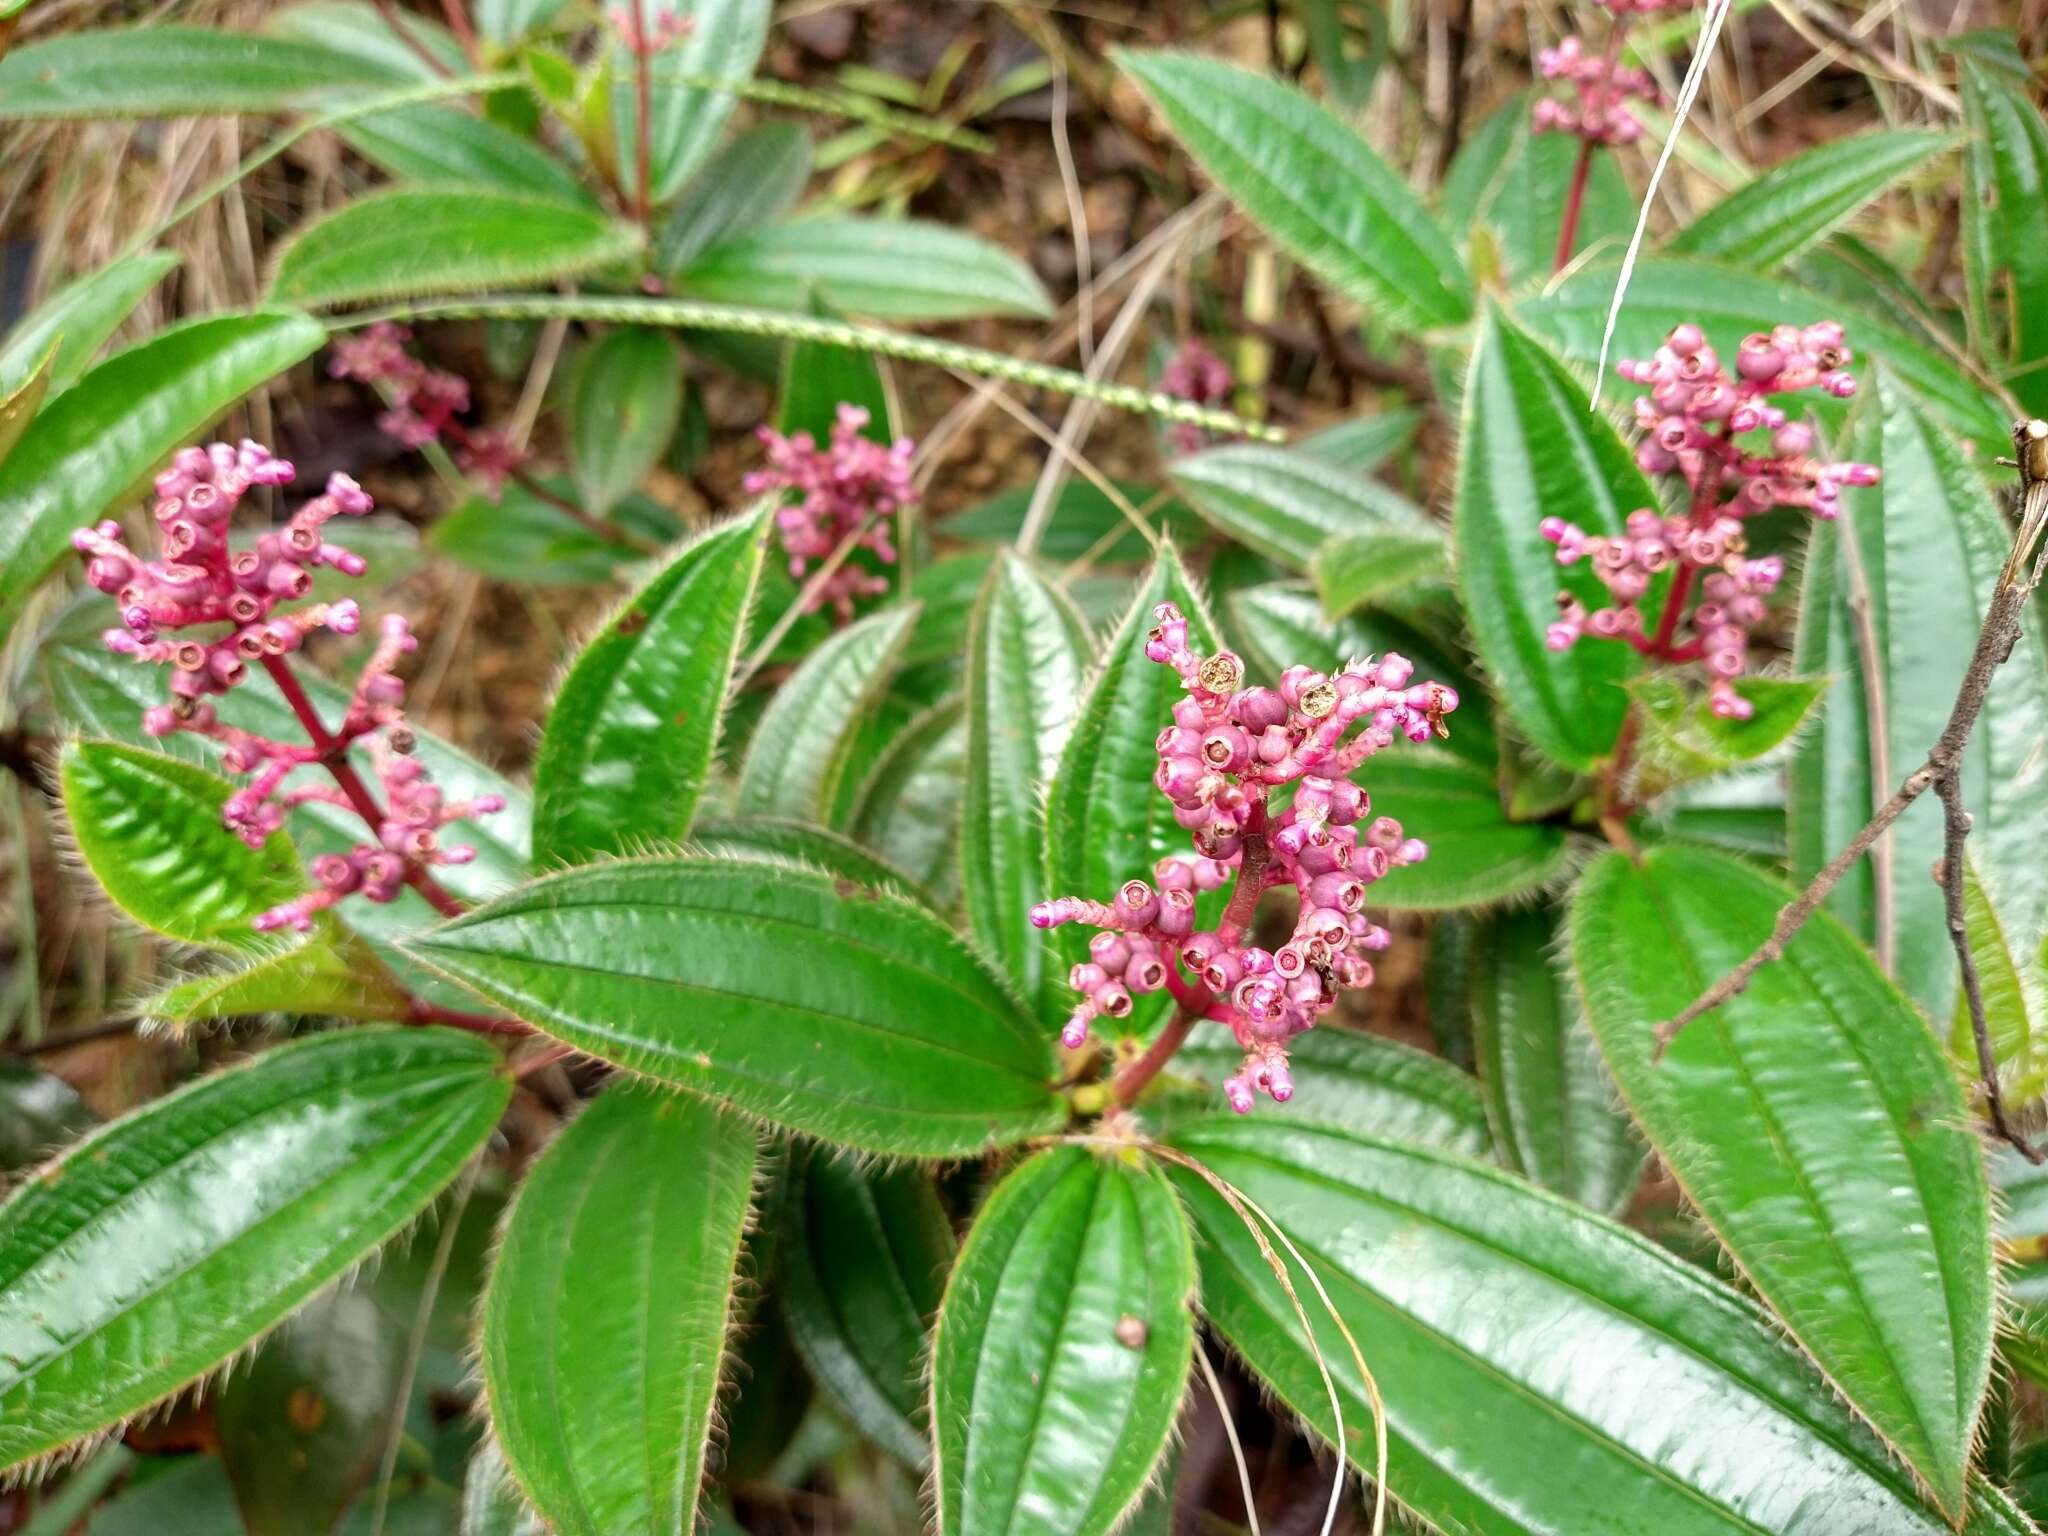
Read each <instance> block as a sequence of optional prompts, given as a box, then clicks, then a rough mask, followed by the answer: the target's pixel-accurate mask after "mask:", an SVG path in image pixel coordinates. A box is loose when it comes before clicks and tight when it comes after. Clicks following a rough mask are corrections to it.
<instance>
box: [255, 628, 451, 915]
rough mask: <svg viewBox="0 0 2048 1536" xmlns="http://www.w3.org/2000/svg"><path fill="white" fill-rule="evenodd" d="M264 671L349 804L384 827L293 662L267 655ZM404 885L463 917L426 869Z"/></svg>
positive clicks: (411, 871) (409, 872)
mask: <svg viewBox="0 0 2048 1536" xmlns="http://www.w3.org/2000/svg"><path fill="white" fill-rule="evenodd" d="M263 669H264V670H265V671H266V672H268V673H269V674H270V680H271V681H272V682H274V683H276V684H277V691H278V692H279V693H281V694H283V695H284V701H285V703H287V704H289V705H290V706H291V710H292V713H293V714H294V715H296V716H297V717H298V721H299V725H300V727H301V728H302V729H303V730H304V731H305V733H306V739H307V740H308V741H309V742H311V743H312V746H313V750H314V751H315V752H317V753H319V754H320V761H321V763H322V764H323V765H325V767H326V769H327V771H328V772H329V773H330V774H332V775H333V776H334V782H335V785H336V787H337V788H339V789H340V790H341V792H342V793H343V794H344V795H346V796H348V803H349V804H350V805H352V806H354V807H355V809H356V814H357V815H358V816H361V817H362V818H363V820H364V821H366V822H368V823H369V825H370V829H371V830H372V831H373V832H374V831H375V830H376V829H377V828H378V827H380V826H382V825H383V824H384V811H383V808H382V807H380V806H379V805H378V804H377V797H376V796H375V795H373V794H371V793H370V787H369V786H368V785H367V784H365V783H364V782H363V779H362V775H361V774H359V773H357V772H356V770H355V765H354V764H353V763H351V762H350V761H349V760H348V743H347V742H345V741H343V740H342V739H341V738H340V737H338V736H335V735H333V734H331V733H330V732H329V731H328V729H327V727H326V726H325V725H324V724H322V723H321V720H320V712H319V711H318V710H317V709H315V708H314V707H313V701H312V700H311V699H309V698H307V697H306V690H305V688H304V687H302V686H301V685H300V683H299V678H298V674H297V673H296V672H294V671H292V668H291V663H290V662H288V661H286V660H285V659H284V658H283V657H282V656H265V657H264V658H263ZM405 883H406V884H407V885H409V886H411V887H412V888H413V889H414V890H416V891H418V892H419V893H420V895H422V896H424V897H425V898H426V899H427V900H428V901H429V902H430V903H431V904H432V905H433V908H434V910H435V911H437V912H439V913H440V914H441V915H442V916H443V917H460V916H461V915H462V913H463V905H462V903H461V902H460V901H458V900H456V898H455V897H454V896H452V895H450V894H449V893H448V891H447V890H446V889H445V888H443V887H442V885H441V884H440V882H439V881H437V880H435V878H434V877H433V876H432V875H430V874H428V873H427V872H426V870H424V869H423V868H421V867H420V866H419V865H417V864H414V863H411V862H410V861H408V862H407V864H406V866H405Z"/></svg>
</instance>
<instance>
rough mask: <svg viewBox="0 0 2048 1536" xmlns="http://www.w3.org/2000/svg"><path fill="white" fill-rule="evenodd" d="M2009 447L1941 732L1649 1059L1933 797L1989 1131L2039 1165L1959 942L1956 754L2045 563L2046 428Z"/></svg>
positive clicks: (1736, 991)
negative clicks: (1940, 809) (2008, 528)
mask: <svg viewBox="0 0 2048 1536" xmlns="http://www.w3.org/2000/svg"><path fill="white" fill-rule="evenodd" d="M2013 442H2014V445H2015V447H2016V448H2017V449H2018V451H2019V458H2018V461H2017V467H2018V469H2019V471H2020V519H2019V531H2018V533H2017V534H2016V535H2015V536H2014V539H2013V547H2012V553H2011V555H2010V556H2008V557H2007V559H2006V562H2005V569H2004V570H2003V571H2001V572H2000V573H1999V578H1998V585H1997V587H1996V588H1995V589H1994V590H1993V592H1992V595H1991V605H1990V609H1989V611H1988V612H1986V614H1985V615H1984V625H1983V628H1982V629H1980V630H1979V631H1978V634H1977V646H1976V649H1975V650H1974V651H1973V652H1972V653H1971V655H1970V664H1969V666H1968V667H1967V668H1966V669H1965V670H1964V672H1963V681H1962V686H1961V687H1960V688H1959V689H1958V690H1957V693H1956V701H1955V706H1954V708H1953V709H1951V710H1950V712H1949V717H1948V724H1947V725H1945V726H1944V727H1943V728H1942V732H1941V736H1940V738H1939V739H1938V740H1937V741H1936V742H1935V744H1934V746H1933V748H1932V749H1931V750H1930V751H1929V752H1928V754H1927V759H1926V761H1925V762H1923V763H1921V765H1920V766H1919V767H1917V768H1915V769H1914V770H1913V771H1912V772H1911V773H1909V774H1907V775H1906V777H1905V779H1904V780H1903V781H1902V782H1901V783H1900V785H1899V787H1898V788H1897V789H1896V790H1895V791H1893V793H1892V796H1891V798H1890V799H1889V800H1887V801H1885V803H1884V804H1883V805H1882V806H1880V807H1879V808H1878V812H1877V814H1876V815H1875V816H1873V817H1871V819H1870V821H1869V823H1868V824H1867V825H1866V826H1865V827H1864V828H1863V830H1862V831H1861V832H1858V833H1857V834H1856V836H1855V837H1853V838H1852V839H1850V841H1849V845H1848V846H1847V847H1846V848H1844V849H1843V850H1842V851H1841V852H1840V853H1838V854H1836V855H1835V857H1834V858H1832V859H1830V860H1829V861H1828V864H1827V867H1826V868H1825V869H1823V870H1821V872H1820V873H1819V874H1817V875H1815V876H1814V877H1813V880H1812V881H1811V883H1809V884H1808V885H1807V887H1806V889H1805V890H1803V891H1801V892H1800V893H1799V895H1798V897H1797V898H1796V899H1794V900H1793V901H1791V902H1788V903H1787V904H1786V905H1785V907H1784V908H1783V909H1782V910H1781V911H1780V912H1779V913H1778V919H1777V921H1776V922H1775V923H1773V924H1772V925H1771V933H1770V937H1769V938H1767V939H1765V940H1764V942H1763V943H1762V944H1761V945H1759V946H1758V947H1757V949H1756V952H1755V953H1754V954H1752V955H1750V957H1749V958H1748V959H1746V960H1744V961H1743V962H1742V964H1740V965H1738V966H1737V967H1736V968H1735V969H1734V970H1732V971H1730V972H1729V973H1728V974H1727V975H1725V976H1723V977H1722V978H1721V979H1720V980H1719V981H1717V982H1715V983H1714V984H1713V985H1712V986H1711V987H1709V988H1707V990H1706V991H1705V992H1703V993H1701V994H1700V996H1699V997H1698V998H1696V999H1695V1000H1694V1001H1693V1002H1692V1003H1691V1004H1690V1005H1689V1006H1688V1007H1686V1009H1685V1010H1684V1011H1683V1012H1681V1013H1679V1014H1677V1015H1675V1016H1674V1017H1672V1018H1670V1019H1668V1020H1666V1021H1665V1022H1664V1023H1662V1024H1659V1025H1658V1026H1657V1031H1656V1035H1657V1054H1658V1055H1659V1056H1661V1055H1662V1054H1663V1052H1664V1050H1665V1048H1666V1047H1667V1046H1669V1045H1670V1043H1671V1042H1672V1041H1673V1040H1675V1039H1676V1038H1677V1037H1678V1035H1679V1033H1680V1032H1681V1031H1682V1030H1684V1029H1685V1027H1686V1026H1687V1025H1689V1024H1691V1023H1692V1022H1693V1020H1695V1019H1697V1018H1699V1017H1700V1016H1701V1015H1703V1014H1706V1013H1710V1012H1712V1011H1713V1010H1714V1009H1716V1008H1718V1007H1720V1006H1721V1005H1722V1004H1723V1003H1725V1002H1727V1001H1729V1000H1730V999H1731V998H1734V997H1736V996H1738V995H1740V994H1741V992H1742V991H1743V989H1744V988H1746V987H1747V986H1748V985H1749V983H1750V979H1751V978H1752V977H1754V976H1755V975H1756V973H1757V972H1758V971H1759V970H1760V969H1762V968H1763V967H1764V966H1766V965H1768V964H1769V963H1770V962H1771V961H1773V960H1776V959H1778V958H1780V957H1781V956H1783V954H1784V953H1785V948H1786V946H1787V945H1788V944H1790V943H1791V942H1792V940H1793V938H1794V937H1795V936H1796V935H1797V934H1798V932H1799V930H1800V929H1801V928H1803V927H1805V926H1806V923H1807V920H1808V919H1809V918H1811V917H1812V916H1813V914H1814V913H1815V912H1816V911H1818V910H1819V909H1820V904H1821V903H1822V902H1823V901H1825V900H1827V897H1828V893H1829V892H1830V891H1832V890H1833V889H1834V888H1835V886H1836V885H1837V884H1839V883H1840V881H1841V879H1842V876H1843V875H1845V874H1847V873H1848V872H1849V870H1850V869H1851V868H1852V867H1853V866H1854V865H1855V863H1856V861H1857V860H1858V859H1860V858H1862V857H1863V855H1864V854H1865V853H1867V852H1869V851H1870V849H1871V847H1872V846H1873V845H1874V844H1875V843H1876V842H1877V840H1878V839H1879V838H1881V837H1882V836H1884V834H1885V833H1886V832H1887V831H1888V830H1890V828H1891V826H1892V824H1893V823H1894V822H1896V821H1897V820H1898V819H1899V817H1901V816H1902V815H1904V814H1905V812H1906V809H1907V808H1908V807H1909V806H1911V805H1912V803H1913V802H1914V801H1915V800H1918V799H1919V798H1920V797H1921V796H1922V795H1924V794H1925V793H1927V791H1928V790H1930V789H1933V790H1935V791H1937V793H1938V794H1939V795H1940V797H1941V800H1942V803H1943V805H1944V807H1945V810H1946V815H1945V817H1944V820H1943V831H1942V877H1943V884H1944V891H1945V896H1944V899H1945V901H1946V904H1947V907H1948V927H1949V937H1950V940H1951V942H1952V943H1953V944H1954V946H1955V951H1956V961H1957V964H1958V966H1959V967H1960V968H1961V970H1962V977H1963V996H1964V1000H1965V1002H1966V1003H1967V1005H1968V1007H1969V1010H1970V1029H1971V1033H1972V1035H1973V1036H1974V1037H1975V1039H1976V1044H1977V1066H1978V1071H1979V1074H1980V1075H1981V1077H1982V1079H1983V1083H1984V1094H1985V1102H1986V1105H1987V1107H1988V1109H1989V1111H1990V1115H1991V1123H1992V1128H1993V1130H1994V1131H1995V1132H1996V1133H1997V1134H1998V1135H1999V1137H2000V1138H2002V1139H2003V1140H2005V1141H2007V1142H2009V1143H2011V1145H2012V1146H2014V1147H2015V1148H2017V1149H2018V1150H2019V1151H2020V1152H2021V1153H2023V1154H2024V1155H2025V1156H2026V1157H2028V1158H2029V1159H2031V1160H2033V1161H2035V1162H2041V1161H2043V1160H2044V1159H2048V1153H2043V1152H2042V1151H2041V1150H2040V1149H2038V1148H2035V1147H2034V1146H2032V1145H2031V1144H2029V1143H2028V1141H2027V1140H2026V1138H2025V1137H2023V1136H2021V1135H2020V1134H2019V1132H2018V1131H2017V1130H2016V1129H2015V1128H2014V1127H2013V1126H2012V1124H2011V1123H2010V1121H2009V1120H2008V1119H2007V1117H2006V1111H2005V1103H2004V1099H2003V1097H2002V1096H2001V1094H2000V1091H1999V1086H1998V1072H1997V1062H1996V1060H1995V1058H1994V1056H1993V1053H1992V1049H1991V1031H1990V1026H1989V1024H1988V1022H1987V1021H1986V1019H1985V1015H1984V997H1983V988H1982V986H1981V984H1980V982H1979V979H1978V976H1977V967H1976V963H1975V960H1974V958H1973V957H1972V956H1971V954H1970V948H1969V935H1968V933H1967V932H1966V930H1965V927H1964V921H1963V875H1962V868H1963V843H1964V840H1965V839H1966V838H1967V837H1968V836H1969V832H1970V818H1969V814H1968V812H1967V811H1965V810H1964V809H1963V799H1962V786H1961V782H1960V779H1959V777H1958V776H1959V774H1960V771H1961V767H1962V761H1963V753H1964V750H1965V749H1966V748H1967V747H1968V746H1969V742H1970V732H1971V730H1972V729H1974V728H1975V726H1976V724H1977V717H1978V716H1979V715H1980V714H1982V713H1983V710H1984V700H1985V697H1986V696H1987V695H1988V694H1989V692H1990V689H1991V681H1992V678H1993V677H1994V676H1995V675H1996V674H1997V671H1998V669H1999V668H2000V667H2001V666H2003V665H2004V664H2005V662H2006V660H2007V659H2008V658H2009V657H2010V656H2011V655H2012V651H2013V646H2014V645H2015V644H2016V643H2017V642H2018V640H2019V635H2020V626H2021V622H2022V620H2023V619H2024V618H2025V615H2026V607H2027V599H2028V598H2029V597H2030V596H2031V595H2032V594H2033V591H2034V588H2035V587H2036V586H2037V585H2038V584H2039V583H2040V581H2041V577H2042V571H2043V567H2044V565H2048V548H2044V547H2043V546H2042V541H2041V535H2042V532H2043V529H2044V528H2048V422H2042V421H2026V422H2020V423H2019V424H2017V425H2016V426H2015V427H2014V428H2013Z"/></svg>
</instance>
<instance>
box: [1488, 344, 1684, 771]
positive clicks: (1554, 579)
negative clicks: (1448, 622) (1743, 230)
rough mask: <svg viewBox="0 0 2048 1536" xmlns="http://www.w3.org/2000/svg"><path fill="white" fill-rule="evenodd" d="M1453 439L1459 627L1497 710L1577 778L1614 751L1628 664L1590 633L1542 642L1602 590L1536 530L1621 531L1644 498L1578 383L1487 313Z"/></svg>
mask: <svg viewBox="0 0 2048 1536" xmlns="http://www.w3.org/2000/svg"><path fill="white" fill-rule="evenodd" d="M1459 435H1460V445H1459V453H1458V510H1457V521H1456V525H1455V539H1456V543H1457V562H1458V585H1459V588H1460V590H1461V591H1462V592H1463V594H1464V599H1465V618H1466V621H1467V622H1468V623H1469V624H1470V625H1471V627H1472V634H1473V637H1474V638H1475V639H1476V640H1477V642H1478V645H1479V654H1480V656H1481V657H1482V658H1483V659H1484V660H1485V662H1486V670H1487V673H1488V676H1489V680H1490V681H1491V683H1492V685H1493V691H1494V693H1495V695H1496V696H1497V697H1498V698H1499V699H1500V701H1501V706H1502V708H1504V709H1505V710H1506V711H1507V713H1508V715H1509V717H1510V718H1512V719H1513V720H1514V722H1515V724H1516V725H1518V726H1520V727H1521V730H1522V733H1523V735H1525V736H1526V737H1528V739H1529V742H1530V744H1531V745H1532V746H1534V747H1536V748H1537V749H1538V750H1539V751H1541V752H1543V753H1544V754H1545V755H1546V756H1548V757H1551V758H1553V759H1555V760H1556V761H1557V762H1559V763H1562V764H1563V765H1564V766H1566V767H1567V768H1572V769H1575V770H1577V771H1579V772H1582V773H1583V772H1585V771H1587V770H1588V769H1590V768H1592V767H1593V765H1594V764H1595V763H1596V762H1598V761H1599V760H1600V759H1601V758H1603V757H1605V756H1606V755H1607V753H1608V752H1609V751H1610V749H1611V748H1612V747H1613V744H1614V738H1615V735H1616V733H1617V732H1619V731H1620V729H1621V717H1622V713H1623V711H1624V710H1625V709H1626V707H1627V704H1628V699H1627V697H1626V695H1624V694H1623V692H1622V690H1621V688H1620V686H1619V685H1620V684H1621V683H1623V682H1625V681H1626V680H1627V679H1628V678H1630V677H1632V676H1634V675H1635V673H1636V672H1637V671H1639V670H1640V662H1639V659H1638V657H1637V656H1636V654H1635V652H1634V651H1632V650H1630V649H1629V648H1628V647H1627V646H1625V645H1622V644H1620V643H1619V642H1615V641H1603V640H1600V639H1597V638H1591V637H1589V638H1587V639H1584V640H1581V641H1580V642H1579V643H1578V644H1577V645H1574V646H1572V647H1571V648H1570V649H1569V650H1565V651H1553V650H1551V649H1549V647H1548V646H1547V645H1546V644H1545V643H1544V632H1545V630H1546V629H1547V627H1548V626H1549V625H1550V623H1551V622H1552V621H1553V620H1555V619H1556V617H1557V595H1558V593H1559V592H1561V591H1569V592H1571V593H1573V594H1574V595H1576V596H1577V597H1578V598H1579V599H1580V600H1581V601H1582V602H1584V603H1585V604H1586V606H1587V607H1589V608H1598V607H1601V606H1604V604H1605V602H1606V597H1605V590H1606V589H1605V588H1603V587H1601V585H1600V583H1599V581H1598V579H1597V578H1596V577H1595V576H1594V575H1593V573H1592V571H1591V569H1590V565H1591V562H1590V561H1580V562H1579V563H1578V564H1577V565H1575V566H1569V567H1567V566H1561V565H1559V564H1558V563H1557V550H1556V547H1555V546H1554V545H1552V544H1551V543H1550V541H1549V540H1547V539H1545V538H1544V537H1543V535H1542V533H1541V532H1540V531H1539V525H1540V524H1541V523H1542V521H1543V520H1544V519H1545V518H1546V517H1562V518H1564V519H1565V520H1566V521H1567V522H1573V523H1577V524H1578V525H1579V526H1580V527H1582V528H1584V529H1585V530H1586V531H1587V532H1588V533H1592V534H1612V533H1619V532H1620V531H1621V525H1622V522H1623V520H1624V519H1625V518H1626V517H1627V516H1628V515H1629V513H1631V512H1633V511H1635V510H1636V509H1637V508H1639V507H1652V508H1654V507H1656V506H1657V504H1658V503H1657V497H1656V493H1655V492H1654V491H1652V490H1651V489H1650V485H1649V482H1648V481H1646V480H1645V479H1644V478H1643V474H1642V471H1641V470H1639V469H1637V468H1636V465H1635V460H1634V459H1633V458H1632V457H1631V456H1630V454H1629V451H1628V448H1627V446H1626V445H1625V444H1624V443H1623V442H1622V440H1621V437H1620V435H1619V434H1618V433H1617V432H1616V431H1615V430H1614V428H1613V426H1612V424H1610V423H1609V422H1608V420H1607V418H1606V417H1604V416H1602V415H1600V414H1599V413H1598V412H1596V411H1594V410H1593V409H1592V407H1591V405H1590V404H1589V402H1588V399H1587V394H1586V390H1585V387H1584V386H1583V385H1581V384H1580V383H1579V381H1578V380H1577V379H1576V378H1574V377H1573V376H1572V374H1571V373H1570V372H1569V371H1568V370H1567V369H1566V368H1565V367H1564V365H1563V364H1561V363H1560V362H1559V361H1558V360H1557V359H1556V358H1555V357H1553V356H1551V355H1550V353H1549V352H1548V351H1547V350H1546V349H1545V348H1544V347H1542V346H1541V345H1540V344H1538V343H1537V342H1536V341H1535V340H1534V339H1533V338H1531V337H1530V336H1529V335H1528V334H1527V333H1526V332H1524V331H1522V330H1520V329H1518V328H1517V327H1516V326H1515V325H1514V323H1513V322H1512V321H1510V320H1509V319H1508V318H1507V317H1506V316H1504V315H1502V314H1501V313H1500V312H1499V311H1497V310H1489V311H1488V313H1487V316H1486V321H1485V324H1484V325H1483V327H1482V328H1481V330H1480V333H1479V345H1478V347H1477V349H1476V350H1475V351H1474V352H1473V354H1472V371H1471V373H1470V375H1469V376H1468V377H1467V379H1466V382H1465V410H1464V419H1463V423H1462V425H1461V427H1460V434H1459ZM1661 590H1662V589H1661V586H1660V587H1658V588H1653V589H1652V593H1651V596H1650V597H1649V598H1648V599H1646V603H1648V604H1652V605H1654V604H1655V603H1656V602H1657V601H1659V599H1658V597H1657V596H1656V594H1657V593H1658V592H1659V591H1661ZM1651 611H1654V608H1652V609H1651Z"/></svg>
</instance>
